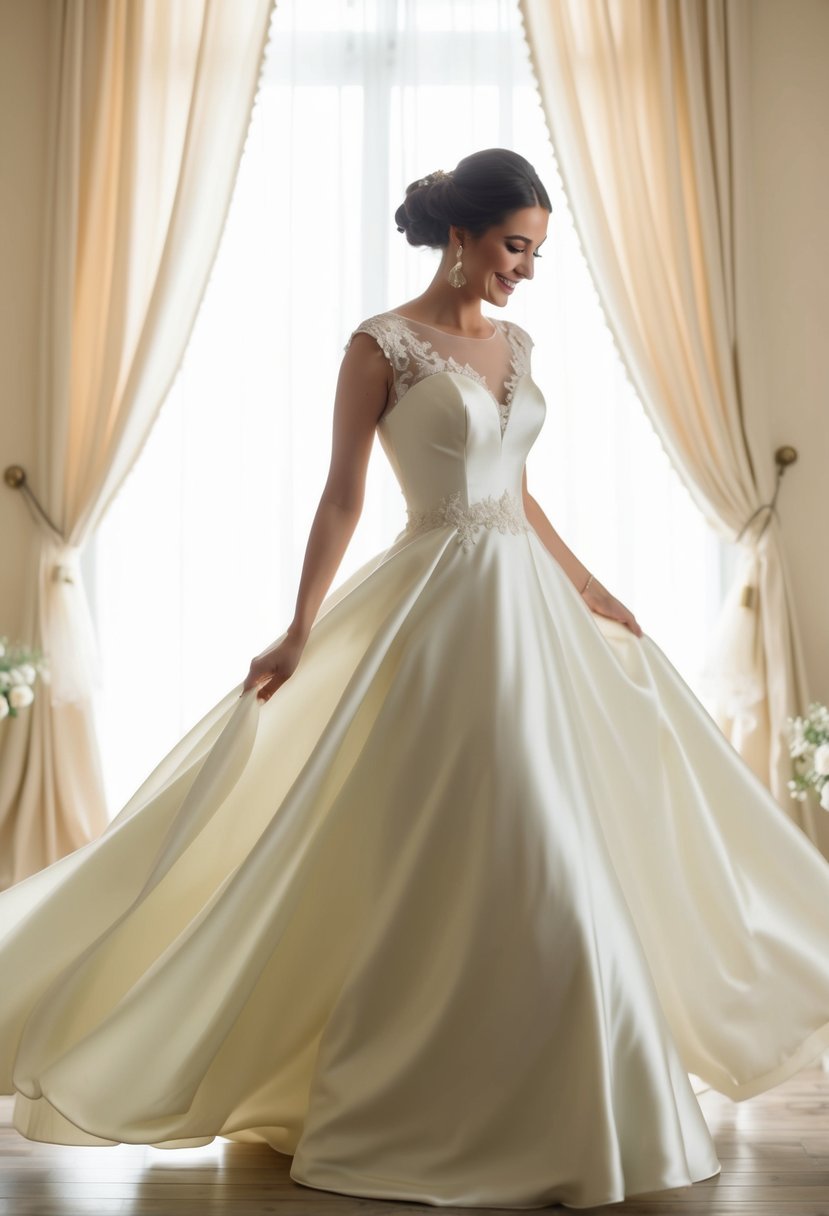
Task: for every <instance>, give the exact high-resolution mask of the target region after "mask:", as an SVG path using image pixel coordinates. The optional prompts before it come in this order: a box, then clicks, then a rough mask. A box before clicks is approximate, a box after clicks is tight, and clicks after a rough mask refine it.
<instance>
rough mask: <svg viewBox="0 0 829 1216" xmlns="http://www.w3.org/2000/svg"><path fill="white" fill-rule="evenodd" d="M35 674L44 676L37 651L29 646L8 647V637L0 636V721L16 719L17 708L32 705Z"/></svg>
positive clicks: (40, 658)
mask: <svg viewBox="0 0 829 1216" xmlns="http://www.w3.org/2000/svg"><path fill="white" fill-rule="evenodd" d="M38 675H42V676H43V677H44V678H45V677H46V670H45V665H44V662H43V659H42V657H41V655H40V653H39V652H38V651H36V650H32V649H31V647H29V646H21V645H19V644H17V645H14V646H9V639H8V638H5V637H0V721H2V719H3V718H16V717H17V711H18V710H20V709H26V708H27V706H29V705H31V704H32V702H33V701H34V699H35V689H34V686H35V683H36V681H37V677H38Z"/></svg>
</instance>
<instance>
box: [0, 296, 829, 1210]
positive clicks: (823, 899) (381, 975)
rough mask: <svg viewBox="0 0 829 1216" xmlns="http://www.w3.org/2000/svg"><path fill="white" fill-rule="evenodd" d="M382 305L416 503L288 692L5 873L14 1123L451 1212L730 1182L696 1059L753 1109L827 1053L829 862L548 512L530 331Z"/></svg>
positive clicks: (399, 455) (410, 497)
mask: <svg viewBox="0 0 829 1216" xmlns="http://www.w3.org/2000/svg"><path fill="white" fill-rule="evenodd" d="M359 328H360V329H362V330H365V331H366V332H368V333H369V334H370V335H372V336H373V337H374V338H375V339H376V340H377V342H378V343H379V345H380V347H381V348H382V350H383V351H384V353H385V354H386V356H387V358H388V359H389V361H390V363H391V364H392V367H393V368H394V379H395V390H394V392H393V394H392V402H391V404H390V405H389V406H388V407H387V409H386V411H385V413H384V415H383V417H382V419H381V421H380V423H379V436H380V439H381V442H382V445H383V448H384V450H385V452H386V454H387V455H388V458H389V460H390V461H391V464H392V465H393V467H394V471H395V473H396V475H397V477H398V479H399V481H400V485H401V488H402V491H403V493H404V495H405V498H406V502H407V506H408V509H409V522H408V524H407V527H406V528H405V530H404V531H402V532H401V533H400V534H399V535H398V536H397V537H396V538H395V539H394V540H393V543H391V545H390V547H389V548H388V549H386V550H385V551H384V552H382V553H380V554H378V555H377V556H376V557H374V558H373V559H372V560H371V561H369V562H367V563H366V564H365V565H364V566H363V567H362V568H361V569H360V570H359V571H358V572H357V573H356V574H354V575H353V576H352V577H351V578H349V579H348V580H347V581H346V582H344V583H343V585H342V586H340V587H339V588H338V589H336V590H335V591H334V592H333V593H331V594H330V595H329V596H328V598H327V599H326V600H325V602H324V603H323V605H322V607H321V609H320V612H319V614H318V617H317V620H316V622H315V624H314V627H313V629H312V631H311V634H310V637H309V638H308V643H307V646H306V649H305V651H304V652H303V655H302V658H301V661H300V664H299V667H298V668H297V670H296V672H295V674H294V675H293V677H292V678H291V679H290V680H289V681H287V683H286V684H284V685H283V686H282V688H281V689H280V690H279V691H278V692H277V694H276V695H275V696H274V697H273V699H272V700H271V701H270V702H269V703H267V704H266V705H262V704H260V703H259V702H257V701H256V700H255V698H254V696H253V695H252V694H249V695H247V696H244V697H242V698H241V699H240V697H239V692H240V689H239V688H238V687H237V688H236V689H234V690H233V691H231V692H229V693H228V695H227V697H226V698H225V699H224V700H223V701H221V702H220V704H218V705H217V706H216V707H215V709H214V710H213V711H212V712H211V713H210V714H208V715H207V717H206V718H205V719H204V720H203V721H202V722H200V723H199V725H198V726H196V727H195V728H194V729H193V730H192V731H191V732H190V733H189V734H188V735H187V736H186V737H185V738H184V739H183V740H182V742H181V743H179V744H178V746H177V747H176V748H175V749H174V750H173V751H172V752H171V754H170V755H169V756H167V757H166V759H164V760H163V761H162V763H161V764H160V765H159V767H158V768H157V769H156V771H155V772H154V773H153V774H152V775H151V776H150V777H149V778H148V780H147V781H146V782H145V784H144V785H143V786H142V787H141V789H139V791H138V792H137V793H136V794H135V796H134V797H133V798H132V800H131V801H130V802H129V803H128V805H127V806H126V807H124V809H123V810H122V811H121V813H120V814H119V815H118V816H117V818H116V819H114V820H113V822H112V823H111V824H110V826H109V827H108V828H107V830H106V831H105V832H104V833H103V835H102V836H101V837H100V838H99V839H97V840H96V841H94V842H93V843H91V844H89V845H87V846H85V847H84V848H81V849H79V850H77V852H75V853H73V854H71V855H70V856H68V857H66V858H64V859H63V860H61V861H58V862H56V863H55V864H54V865H52V866H50V867H48V869H46V870H44V871H43V872H41V873H40V874H37V875H35V876H33V877H31V878H29V879H27V880H26V881H24V882H21V883H19V884H18V885H17V886H16V887H12V888H11V889H10V890H9V891H7V892H5V893H4V894H3V895H2V896H0V977H2V983H1V984H0V1088H2V1089H3V1090H5V1091H6V1092H13V1091H14V1092H15V1094H16V1100H15V1114H14V1119H15V1125H16V1127H17V1128H18V1129H19V1130H20V1131H21V1132H22V1133H23V1134H24V1135H25V1136H28V1137H30V1138H32V1139H38V1140H47V1141H56V1142H63V1143H72V1144H106V1143H112V1142H118V1141H124V1142H132V1143H143V1144H156V1145H164V1146H169V1147H176V1146H187V1145H196V1144H204V1143H206V1142H209V1141H210V1140H211V1139H212V1138H213V1137H214V1136H217V1135H221V1136H227V1137H231V1138H234V1139H239V1140H249V1141H259V1142H261V1141H265V1142H267V1143H268V1144H270V1145H272V1146H273V1148H274V1149H276V1150H278V1151H279V1152H282V1153H288V1154H293V1161H292V1165H291V1176H292V1178H293V1179H294V1180H295V1181H297V1182H299V1183H302V1184H304V1185H306V1186H310V1187H316V1188H321V1189H323V1190H332V1191H338V1192H344V1193H347V1194H354V1195H361V1196H369V1197H390V1198H395V1199H402V1200H412V1201H414V1200H417V1201H421V1202H426V1203H431V1204H435V1205H457V1206H470V1207H475V1206H482V1207H500V1206H504V1207H515V1208H532V1207H543V1206H545V1205H547V1204H551V1203H555V1202H560V1203H562V1204H564V1205H566V1206H568V1207H572V1208H581V1207H589V1206H593V1205H596V1204H601V1203H610V1202H615V1201H620V1200H622V1199H623V1198H624V1197H625V1196H629V1195H632V1194H636V1193H639V1192H643V1191H654V1190H661V1189H665V1188H671V1187H678V1186H682V1185H685V1184H687V1183H689V1182H693V1181H696V1180H699V1179H703V1178H707V1177H710V1176H711V1175H713V1174H716V1173H718V1172H719V1168H720V1165H719V1161H718V1159H717V1156H716V1152H715V1147H714V1143H713V1140H712V1137H711V1135H710V1133H709V1130H708V1127H707V1126H706V1123H705V1121H704V1118H703V1115H702V1111H701V1109H700V1106H699V1104H698V1101H697V1099H696V1096H695V1094H694V1091H693V1087H692V1084H691V1081H690V1079H689V1075H688V1074H689V1072H690V1073H692V1074H694V1075H695V1076H698V1077H700V1078H702V1079H703V1080H704V1081H706V1082H708V1084H709V1085H711V1086H712V1087H713V1088H714V1089H716V1090H719V1091H720V1092H721V1093H723V1094H726V1095H728V1096H729V1097H731V1098H733V1099H736V1100H740V1099H743V1098H747V1097H750V1096H751V1095H753V1094H757V1093H759V1092H760V1091H761V1090H765V1089H768V1088H770V1087H772V1086H774V1085H776V1084H778V1083H779V1082H780V1081H782V1080H783V1079H784V1078H786V1077H788V1076H790V1075H791V1074H793V1073H794V1072H796V1071H797V1070H798V1069H800V1068H801V1067H803V1066H804V1065H807V1064H809V1063H810V1062H811V1061H812V1060H814V1059H815V1058H816V1057H817V1056H818V1055H819V1054H820V1053H821V1051H822V1050H825V1049H826V1048H829V923H828V920H827V908H829V865H827V863H826V861H825V860H824V859H823V857H822V856H821V854H820V853H819V852H818V850H817V849H816V847H815V846H814V845H813V844H812V843H811V842H810V841H809V840H808V839H807V838H806V836H805V835H804V834H803V833H802V832H801V831H800V830H799V829H798V828H797V827H795V826H794V824H793V823H792V822H791V821H790V820H789V819H788V818H787V816H786V815H785V813H784V812H783V811H782V810H781V809H780V808H779V807H778V806H777V804H776V803H775V802H774V800H773V798H772V797H771V795H770V794H769V793H768V792H767V791H766V790H765V788H764V787H763V786H762V785H761V783H760V782H759V781H758V779H757V778H756V777H755V776H754V774H753V773H752V772H751V770H750V769H749V768H748V766H747V765H746V764H745V763H744V762H743V761H742V760H741V759H740V757H739V756H738V755H737V753H736V752H735V751H734V750H733V749H732V747H731V745H730V744H729V743H728V742H727V740H726V739H725V737H724V736H723V735H722V733H721V732H720V731H719V729H718V728H717V726H716V725H715V723H714V721H713V720H712V719H711V717H710V716H709V715H708V714H707V712H706V711H705V709H704V708H703V707H702V706H701V704H700V703H699V702H698V701H697V700H696V698H695V697H694V696H693V694H692V693H691V691H690V690H689V688H688V687H687V685H686V684H685V683H684V682H683V680H682V679H681V678H680V677H679V675H678V673H677V672H676V670H675V669H674V668H673V667H672V666H671V664H670V662H669V661H668V660H667V659H666V657H665V656H664V654H663V653H662V652H661V651H660V649H659V648H658V647H657V646H656V645H655V643H654V642H653V641H652V640H651V639H650V638H649V637H648V636H647V635H645V636H643V637H642V638H637V637H635V636H634V635H633V634H631V633H630V632H629V630H627V629H626V628H625V627H623V626H622V625H620V624H618V623H614V622H611V621H609V620H607V619H606V618H602V617H598V616H595V615H594V614H592V613H591V612H590V610H589V609H588V608H587V605H586V603H585V601H584V600H583V599H582V598H581V596H580V594H579V592H578V590H577V589H576V588H575V587H574V586H573V584H572V583H571V582H570V581H569V579H568V578H567V576H566V575H565V574H564V572H563V570H562V569H561V567H560V566H559V565H558V563H557V562H556V561H555V560H554V559H553V557H552V556H551V555H550V554H549V552H548V551H547V549H546V548H545V547H544V545H543V544H542V542H541V540H540V539H539V537H538V536H537V534H536V533H535V532H534V531H533V530H532V529H531V528H530V527H529V525H528V522H527V520H526V517H525V515H524V511H523V507H522V497H521V478H522V470H523V466H524V462H525V459H526V457H527V453H528V452H529V450H530V448H531V446H532V444H533V441H534V440H535V438H536V436H537V435H538V432H539V430H540V428H541V425H542V421H543V419H544V413H545V405H544V400H543V398H542V395H541V393H540V392H539V390H538V388H537V387H536V385H535V384H534V382H533V380H532V379H531V377H530V346H531V341H530V339H529V337H528V335H527V334H526V333H525V331H524V330H523V329H521V328H520V327H519V326H517V325H515V324H514V323H511V322H508V321H505V320H497V321H493V333H492V335H491V337H489V338H458V337H451V336H449V335H447V334H445V333H444V332H443V331H440V330H435V329H429V328H428V327H425V326H422V325H420V324H416V323H414V322H411V321H408V320H406V319H404V318H403V317H402V316H400V315H399V314H397V313H394V312H388V313H383V314H380V315H378V316H375V317H372V318H369V319H368V320H367V321H366V322H364V324H363V325H361V326H360V327H359ZM355 332H356V331H355ZM350 340H351V339H349V341H350Z"/></svg>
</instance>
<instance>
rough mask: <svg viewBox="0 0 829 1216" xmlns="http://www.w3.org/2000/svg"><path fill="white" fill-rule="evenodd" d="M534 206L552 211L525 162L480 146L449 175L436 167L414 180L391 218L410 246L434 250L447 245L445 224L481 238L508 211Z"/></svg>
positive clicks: (502, 150) (505, 150) (500, 150)
mask: <svg viewBox="0 0 829 1216" xmlns="http://www.w3.org/2000/svg"><path fill="white" fill-rule="evenodd" d="M536 206H538V207H546V209H547V210H548V211H552V209H553V208H552V206H551V204H550V199H549V196H548V194H547V191H546V190H545V189H544V186H543V185H542V183H541V180H540V178H539V176H538V174H537V173H536V171H535V169H534V168H533V166H532V165H531V164H530V162H529V161H528V160H525V159H524V157H523V156H519V155H518V153H517V152H512V151H511V150H510V149H509V148H484V149H483V151H481V152H473V153H472V154H471V156H465V157H464V158H463V160H460V161H458V164H457V167H456V168H454V169H453V170H451V172H449V173H444V172H443V171H442V170H440V169H438V170H437V171H436V172H435V173H430V174H429V175H428V176H427V177H425V178H418V179H417V181H413V182H412V183H411V185H410V186H407V187H406V198H405V199H404V201H403V202H402V203H401V204H400V206H399V207H398V208H397V210H396V211H395V213H394V222H395V223H396V224H397V231H398V232H405V234H406V240H407V241H408V242H409V244H410V245H429V246H430V247H431V248H432V249H439V248H442V247H443V246H445V245H447V244H448V243H449V226H450V224H455V225H457V227H458V228H465V229H466V230H467V231H468V232H471V233H472V235H473V236H481V235H482V234H483V233H484V232H486V230H487V229H488V228H492V227H494V226H495V225H496V224H500V223H501V222H502V221H503V220H504V219H506V217H507V216H508V215H509V214H510V212H511V211H518V210H520V209H521V208H522V207H536Z"/></svg>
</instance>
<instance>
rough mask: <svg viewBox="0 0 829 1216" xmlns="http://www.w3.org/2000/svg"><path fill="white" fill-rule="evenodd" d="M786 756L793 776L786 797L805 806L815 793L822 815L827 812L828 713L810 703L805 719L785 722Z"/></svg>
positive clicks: (828, 765) (828, 773) (828, 774)
mask: <svg viewBox="0 0 829 1216" xmlns="http://www.w3.org/2000/svg"><path fill="white" fill-rule="evenodd" d="M786 726H787V728H788V735H789V755H790V756H791V757H792V772H793V773H794V776H793V777H792V779H791V781H789V782H787V785H788V787H789V793H790V795H791V796H792V798H796V799H797V801H798V802H805V801H806V797H807V795H808V793H809V790H810V789H813V790H815V792H816V793H817V795H818V800H819V802H820V805H821V806H822V807H823V809H824V811H829V709H827V708H826V706H825V705H821V704H820V702H819V701H813V702H812V703H811V705H810V706H809V710H808V713H807V714H806V717H805V718H787V719H786Z"/></svg>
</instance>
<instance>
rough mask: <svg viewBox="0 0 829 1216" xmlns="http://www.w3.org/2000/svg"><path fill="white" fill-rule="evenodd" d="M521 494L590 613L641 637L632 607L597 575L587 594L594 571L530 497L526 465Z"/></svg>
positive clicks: (543, 539)
mask: <svg viewBox="0 0 829 1216" xmlns="http://www.w3.org/2000/svg"><path fill="white" fill-rule="evenodd" d="M521 492H522V496H523V500H524V513H525V515H526V516H527V519H528V520H529V522H530V525H531V527H532V529H533V531H534V532H535V533H536V534H537V535H538V538H539V540H540V541H541V543H542V544H543V545H544V547H545V548H546V549H547V550H549V552H550V553H551V554H552V555H553V557H554V558H555V559H556V561H557V562H558V564H559V565H560V566H561V568H562V570H563V571H564V573H565V574H566V575H567V577H568V578H569V580H570V582H571V583H572V584H573V586H574V587H575V588H576V590H577V591H579V592H580V593H583V599H584V602H585V603H586V604H587V606H588V608H589V609H590V611H591V612H596V613H598V615H599V616H606V617H609V618H610V619H611V620H613V621H620V622H621V623H622V624H623V625H626V626H627V627H628V629H629V630H630V631H631V633H633V634H635V635H636V637H641V636H642V627H641V625H640V624H639V622H638V621H637V620H636V617H635V616H634V615H633V613H632V612H631V611H630V609H629V608H626V607H625V605H624V604H623V603H622V601H621V600H617V599H616V597H615V595H611V594H610V592H609V591H608V590H607V588H606V587H604V586H603V585H602V584H601V583H600V582H599V580H598V579H597V578H596V576H595V575H594V576H593V578H592V579H591V580H590V586H589V587H588V588H587V590H586V591H585V584H586V583H587V581H588V578H590V573H591V572H590V571H589V570H588V569H587V567H586V566H585V565H584V564H583V563H582V562H580V561H579V559H578V558H577V557H576V555H575V553H574V552H573V551H572V549H568V548H567V546H566V545H565V543H564V541H563V540H562V539H561V537H560V536H559V534H558V532H556V530H555V528H554V527H553V525H552V524H551V523H550V521H549V519H548V518H547V516H546V515H545V514H544V512H543V511H542V509H541V507H540V506H539V505H538V503H537V502H536V500H535V499H534V498H533V496H532V494H530V492H529V490H528V489H527V469H526V466H524V475H523V478H522V483H521Z"/></svg>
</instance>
